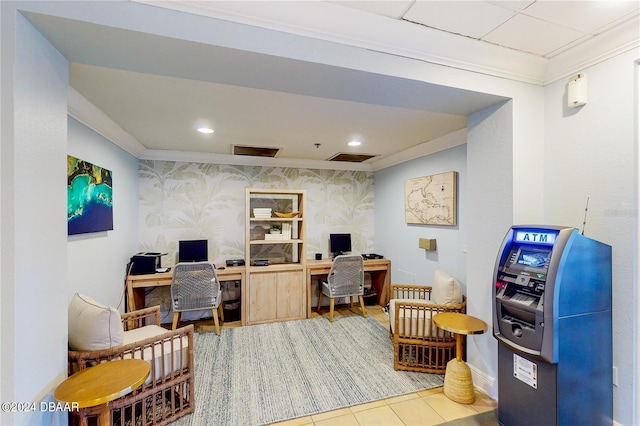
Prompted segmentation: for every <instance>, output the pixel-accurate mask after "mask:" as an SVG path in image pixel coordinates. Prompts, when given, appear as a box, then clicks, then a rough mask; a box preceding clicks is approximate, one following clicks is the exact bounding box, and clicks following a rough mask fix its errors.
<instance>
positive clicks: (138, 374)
mask: <svg viewBox="0 0 640 426" xmlns="http://www.w3.org/2000/svg"><path fill="white" fill-rule="evenodd" d="M149 371H150V367H149V363H148V362H147V361H144V360H142V359H121V360H116V361H108V362H105V363H102V364H98V365H96V366H93V367H89V368H87V369H85V370H82V371H79V372H77V373H75V374H74V375H72V376H71V377H68V378H67V379H66V380H65V381H64V382H62V383H60V385H58V387H57V388H56V390H55V391H54V392H53V397H54V398H55V399H56V400H57V401H59V402H65V403H69V404H72V406H75V407H77V408H87V407H95V406H96V405H101V404H102V407H101V409H100V418H99V420H98V425H106V426H111V410H110V409H109V402H111V401H113V400H114V399H117V398H120V397H121V396H125V395H127V394H129V393H131V392H132V391H133V390H134V389H136V388H137V387H138V386H140V385H142V384H143V383H144V381H145V380H147V377H149ZM82 423H86V418H85V417H83V420H82Z"/></svg>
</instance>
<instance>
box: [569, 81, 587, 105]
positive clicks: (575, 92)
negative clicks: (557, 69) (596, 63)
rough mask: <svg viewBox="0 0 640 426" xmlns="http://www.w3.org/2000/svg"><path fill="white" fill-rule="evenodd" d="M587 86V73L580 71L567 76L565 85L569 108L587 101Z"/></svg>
mask: <svg viewBox="0 0 640 426" xmlns="http://www.w3.org/2000/svg"><path fill="white" fill-rule="evenodd" d="M588 95H589V87H588V80H587V75H586V74H585V73H580V74H576V75H572V76H571V77H569V84H568V86H567V106H568V107H569V108H575V107H579V106H581V105H584V104H586V103H587V96H588Z"/></svg>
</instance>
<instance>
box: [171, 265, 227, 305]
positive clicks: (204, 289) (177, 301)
mask: <svg viewBox="0 0 640 426" xmlns="http://www.w3.org/2000/svg"><path fill="white" fill-rule="evenodd" d="M171 303H172V305H173V311H174V312H186V311H195V310H201V309H216V308H218V306H219V305H220V282H219V281H218V277H217V275H216V270H215V267H214V266H213V264H212V263H210V262H183V263H178V264H177V265H175V266H174V269H173V279H172V280H171Z"/></svg>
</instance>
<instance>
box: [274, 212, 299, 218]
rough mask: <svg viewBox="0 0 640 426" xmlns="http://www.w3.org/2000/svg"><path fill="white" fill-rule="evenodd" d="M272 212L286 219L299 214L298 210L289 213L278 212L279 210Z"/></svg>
mask: <svg viewBox="0 0 640 426" xmlns="http://www.w3.org/2000/svg"><path fill="white" fill-rule="evenodd" d="M273 214H275V215H276V216H278V217H283V218H287V219H291V218H293V217H296V216H298V215H299V214H300V212H291V213H280V212H273Z"/></svg>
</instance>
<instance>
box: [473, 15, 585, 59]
mask: <svg viewBox="0 0 640 426" xmlns="http://www.w3.org/2000/svg"><path fill="white" fill-rule="evenodd" d="M583 35H584V33H581V32H579V31H576V30H572V29H570V28H566V27H563V26H560V25H555V24H551V23H549V22H546V21H543V20H540V19H537V18H531V17H529V16H525V15H520V14H519V15H516V16H514V17H513V18H512V19H510V20H509V21H508V22H506V23H505V24H504V25H501V26H500V27H498V28H496V29H495V30H494V31H492V32H490V33H489V34H487V35H486V36H485V37H483V38H482V39H483V40H485V41H488V42H490V43H495V44H498V45H500V46H505V47H510V48H512V49H517V50H521V51H524V52H530V53H534V54H536V55H541V56H545V55H547V54H548V53H550V52H553V51H556V50H558V49H560V48H561V47H562V46H565V45H567V44H569V43H572V42H573V41H575V40H577V39H579V38H580V37H582V36H583Z"/></svg>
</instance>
